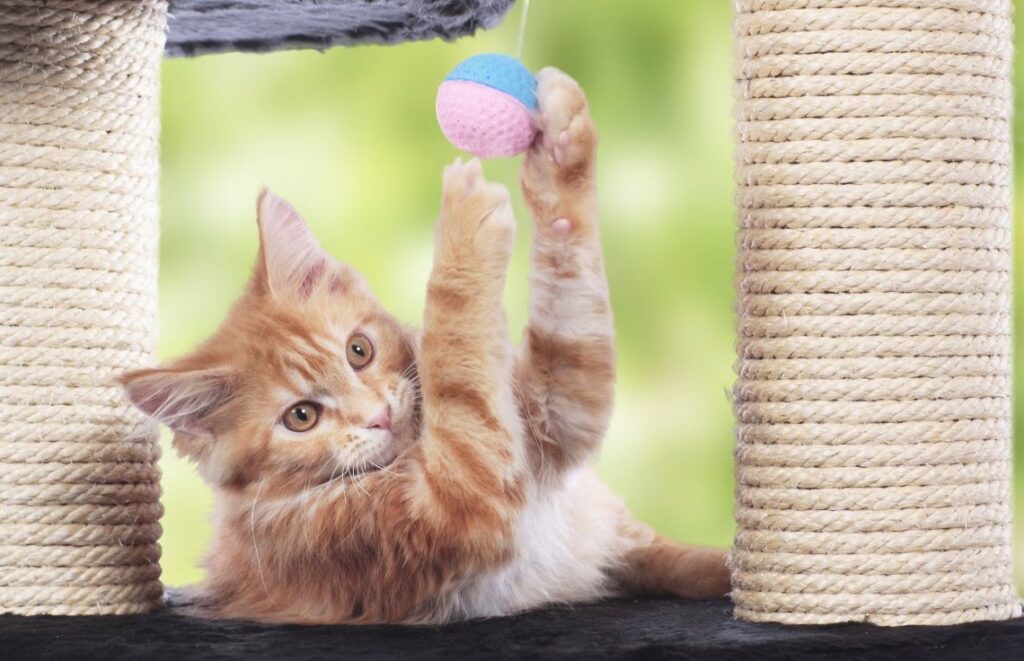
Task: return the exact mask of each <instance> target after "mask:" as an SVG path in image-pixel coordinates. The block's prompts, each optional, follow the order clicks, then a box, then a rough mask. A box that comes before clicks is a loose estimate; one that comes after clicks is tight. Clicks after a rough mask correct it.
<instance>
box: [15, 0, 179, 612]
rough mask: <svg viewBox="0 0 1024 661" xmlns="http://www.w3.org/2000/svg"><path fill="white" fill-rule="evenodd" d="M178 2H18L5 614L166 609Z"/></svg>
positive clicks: (29, 0)
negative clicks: (164, 117) (167, 150)
mask: <svg viewBox="0 0 1024 661" xmlns="http://www.w3.org/2000/svg"><path fill="white" fill-rule="evenodd" d="M165 17H166V6H165V2H164V1H163V0H132V1H131V2H95V1H91V0H54V1H51V2H45V3H40V2H34V1H32V0H0V612H8V613H19V614H25V615H34V614H44V613H45V614H61V615H86V614H116V613H139V612H145V611H148V610H150V609H152V608H153V607H155V606H156V605H158V604H159V603H160V598H161V592H162V587H161V583H160V580H159V576H160V567H159V557H160V548H159V546H158V544H157V540H158V538H159V536H160V525H159V523H158V521H159V518H160V515H161V507H160V502H159V498H160V490H159V472H158V469H157V467H156V460H157V457H158V446H157V445H156V437H155V430H154V429H153V427H152V425H151V424H149V423H148V422H146V421H145V420H143V419H142V418H141V416H139V415H137V414H136V413H134V412H133V411H132V410H130V408H129V407H128V406H127V405H126V402H125V400H124V398H123V396H122V394H121V391H120V388H119V387H118V385H117V383H116V381H115V377H116V376H117V375H118V374H119V373H120V372H122V371H124V370H126V369H129V368H132V367H137V366H142V365H145V364H148V363H149V362H151V356H152V349H153V344H154V340H155V323H156V269H157V261H156V258H157V236H158V225H157V218H158V213H157V203H158V196H157V187H158V160H157V148H158V144H157V138H158V129H159V114H158V111H159V101H158V88H159V75H160V58H161V57H162V55H163V45H164V24H165Z"/></svg>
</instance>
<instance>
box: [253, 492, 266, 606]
mask: <svg viewBox="0 0 1024 661" xmlns="http://www.w3.org/2000/svg"><path fill="white" fill-rule="evenodd" d="M262 489H263V480H260V483H259V486H257V487H256V495H255V496H253V499H252V508H251V509H250V510H249V528H250V530H251V532H252V549H253V551H255V553H256V569H258V570H259V572H260V582H262V583H263V591H264V592H265V593H266V594H267V596H268V597H269V596H270V588H268V587H267V577H266V576H265V575H264V574H263V561H262V560H261V559H260V547H259V544H257V543H256V501H257V500H259V498H260V491H261V490H262Z"/></svg>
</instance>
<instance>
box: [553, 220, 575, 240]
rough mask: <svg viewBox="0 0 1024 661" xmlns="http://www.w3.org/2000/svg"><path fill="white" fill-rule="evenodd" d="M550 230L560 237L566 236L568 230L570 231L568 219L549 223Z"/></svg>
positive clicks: (570, 225)
mask: <svg viewBox="0 0 1024 661" xmlns="http://www.w3.org/2000/svg"><path fill="white" fill-rule="evenodd" d="M551 229H552V230H553V231H554V232H555V234H558V235H560V236H566V235H568V234H569V230H571V229H572V223H571V222H569V219H568V218H559V219H557V220H555V221H554V222H552V223H551Z"/></svg>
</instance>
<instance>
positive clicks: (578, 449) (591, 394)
mask: <svg viewBox="0 0 1024 661" xmlns="http://www.w3.org/2000/svg"><path fill="white" fill-rule="evenodd" d="M538 98H539V102H540V115H539V118H538V121H539V124H540V128H541V131H542V133H541V134H540V135H539V136H538V138H537V140H536V141H535V143H534V144H533V146H531V148H530V150H529V152H528V153H527V155H526V159H525V161H524V163H523V170H522V177H521V183H522V189H523V194H524V197H525V199H526V202H527V204H528V206H529V207H530V210H531V211H532V214H533V217H534V221H535V222H534V238H533V266H532V273H531V276H530V282H531V288H532V291H531V300H530V317H529V322H528V326H527V329H526V334H525V338H524V341H523V346H522V349H521V353H520V356H519V361H518V364H517V368H516V384H517V386H518V388H519V391H520V392H519V397H520V406H521V407H522V408H523V411H524V415H525V417H526V418H527V422H528V425H529V427H528V431H529V432H530V434H531V440H532V441H533V443H532V446H533V448H534V459H535V463H536V464H537V468H538V472H539V473H540V474H541V475H542V476H543V475H544V474H545V473H547V474H558V473H559V472H561V471H563V470H564V469H566V468H569V467H572V466H575V465H578V464H580V463H582V462H584V461H586V460H587V459H588V458H589V457H590V456H592V454H593V453H594V451H595V450H596V449H597V447H598V446H599V445H600V442H601V439H602V438H603V436H604V434H605V431H606V429H607V425H608V420H609V417H610V415H611V408H612V389H613V384H614V376H615V344H614V329H613V325H612V313H611V306H610V304H609V300H608V284H607V281H606V279H605V272H604V263H603V257H602V254H601V238H600V231H599V227H598V219H597V200H596V191H595V181H594V164H595V160H594V159H595V152H596V147H597V132H596V129H595V128H594V124H593V121H592V120H591V118H590V114H589V111H588V109H587V100H586V97H585V96H584V94H583V90H582V89H580V86H579V85H578V84H577V83H576V81H574V80H573V79H572V78H570V77H569V76H567V75H566V74H564V73H562V72H561V71H559V70H557V69H552V68H548V69H544V70H542V71H541V72H540V74H539V75H538Z"/></svg>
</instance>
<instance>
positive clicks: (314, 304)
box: [124, 193, 418, 489]
mask: <svg viewBox="0 0 1024 661" xmlns="http://www.w3.org/2000/svg"><path fill="white" fill-rule="evenodd" d="M259 219H260V238H261V247H260V258H259V260H258V262H257V265H256V269H255V272H254V274H253V279H252V282H251V283H250V286H249V289H248V291H247V292H246V293H245V295H243V297H242V298H241V299H240V300H239V301H238V302H237V303H236V304H235V306H234V308H233V309H232V311H231V313H230V315H229V316H228V319H227V320H226V321H225V322H224V324H223V325H222V326H221V328H220V329H219V330H218V331H217V333H216V334H215V335H214V336H213V337H211V338H210V339H209V340H207V341H206V342H205V343H204V344H203V345H202V346H200V348H199V349H198V350H197V351H196V352H195V353H193V354H191V355H189V356H186V357H185V358H182V359H180V360H178V361H175V362H174V363H172V364H170V365H167V366H164V367H160V368H156V369H152V370H140V371H137V372H132V373H130V374H127V375H125V377H124V384H125V389H126V391H127V393H128V395H129V397H130V399H131V400H132V402H133V403H135V405H136V406H138V407H139V408H141V409H142V410H143V411H145V412H146V413H148V414H149V415H151V416H153V417H155V418H157V419H159V420H161V421H162V422H164V423H165V424H167V425H168V426H170V427H171V428H172V430H174V432H175V446H176V447H177V448H178V450H179V451H180V452H182V453H183V454H185V455H187V456H190V457H192V458H193V459H195V460H196V461H197V462H198V464H199V467H200V472H201V473H202V474H203V476H204V477H205V478H206V479H207V480H208V481H210V482H211V483H213V484H215V485H221V486H244V485H246V484H251V483H253V482H256V481H266V480H274V481H275V483H276V484H277V485H278V486H279V487H284V486H291V487H292V488H295V489H302V488H307V487H315V486H318V485H321V484H324V483H326V482H328V481H332V480H336V481H341V480H345V479H347V478H349V477H352V476H355V475H359V474H362V473H366V472H369V471H375V470H382V469H386V468H387V466H388V465H390V464H391V463H392V462H393V461H394V460H395V459H396V458H397V457H398V456H399V455H400V454H401V453H402V451H404V450H405V449H406V448H408V447H409V445H410V444H411V443H412V442H413V440H414V439H415V438H416V436H417V432H418V430H417V426H418V421H417V417H418V404H417V399H418V394H417V393H418V388H417V384H416V375H415V363H414V354H413V347H412V342H413V336H412V335H411V334H410V333H409V332H408V331H407V330H406V329H404V328H402V327H401V326H400V325H399V324H398V323H397V322H396V321H395V320H394V319H393V318H392V317H391V316H390V315H388V314H387V313H386V312H385V311H384V310H383V309H382V308H381V307H380V305H379V303H378V302H377V301H376V299H375V298H374V297H373V295H372V294H371V293H370V291H369V289H368V288H367V287H366V285H365V283H364V282H363V280H362V278H361V277H360V276H359V275H358V274H357V273H355V271H353V270H352V269H351V268H349V267H347V266H344V265H341V264H338V263H336V262H335V261H334V260H333V259H331V258H330V257H329V256H327V255H326V254H325V253H324V252H323V251H322V250H321V249H320V248H319V246H318V245H316V243H315V240H314V239H313V238H312V235H311V234H310V233H309V230H308V229H307V228H306V226H305V223H304V222H303V221H302V220H301V218H299V217H298V215H297V214H296V213H295V212H294V210H292V209H291V207H289V206H287V205H286V204H285V203H284V202H282V201H281V200H279V199H277V198H275V197H273V196H272V195H271V194H269V193H264V194H263V195H261V198H260V203H259Z"/></svg>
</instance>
